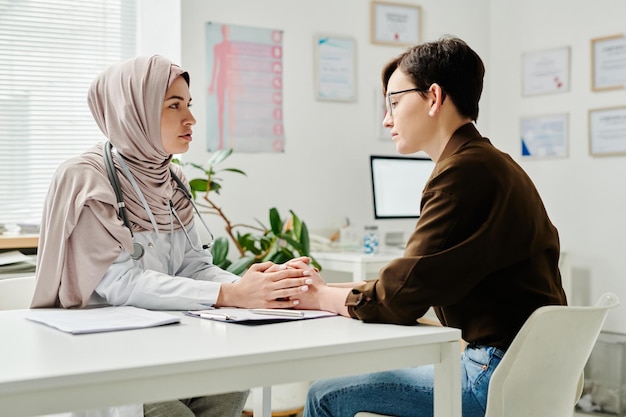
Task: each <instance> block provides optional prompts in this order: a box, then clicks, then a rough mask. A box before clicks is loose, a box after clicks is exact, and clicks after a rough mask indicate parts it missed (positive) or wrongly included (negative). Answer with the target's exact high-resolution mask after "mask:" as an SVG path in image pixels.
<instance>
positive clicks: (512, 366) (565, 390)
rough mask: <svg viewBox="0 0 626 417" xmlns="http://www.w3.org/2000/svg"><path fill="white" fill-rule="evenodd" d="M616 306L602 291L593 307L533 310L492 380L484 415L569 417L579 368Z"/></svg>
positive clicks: (576, 388) (486, 416) (574, 400)
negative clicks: (609, 312)
mask: <svg viewBox="0 0 626 417" xmlns="http://www.w3.org/2000/svg"><path fill="white" fill-rule="evenodd" d="M617 305H619V299H618V298H617V296H616V295H615V294H612V293H605V294H603V295H602V296H601V297H600V299H599V300H598V302H597V303H596V305H595V306H584V307H578V306H545V307H541V308H539V309H537V310H536V311H535V312H534V313H533V314H532V315H531V316H530V317H529V318H528V320H527V321H526V323H525V324H524V326H523V327H522V328H521V330H520V331H519V333H518V334H517V336H516V337H515V339H514V340H513V343H512V344H511V346H510V347H509V349H508V350H507V352H506V354H505V355H504V357H503V358H502V361H501V362H500V364H499V365H498V367H497V368H496V370H495V371H494V373H493V376H492V377H491V382H490V383H489V394H488V397H487V412H486V414H485V417H565V416H567V417H571V416H572V413H573V409H574V405H575V403H576V401H577V400H578V395H579V393H578V382H579V379H580V376H581V374H582V372H583V368H584V367H585V364H586V363H587V360H588V359H589V356H590V354H591V350H592V349H593V346H594V345H595V343H596V340H597V338H598V335H599V334H600V330H601V329H602V325H603V324H604V320H605V319H606V315H607V313H608V309H610V308H612V307H615V306H617Z"/></svg>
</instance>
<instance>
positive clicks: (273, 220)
mask: <svg viewBox="0 0 626 417" xmlns="http://www.w3.org/2000/svg"><path fill="white" fill-rule="evenodd" d="M270 226H271V227H272V233H274V234H275V235H277V236H278V235H279V234H280V232H281V231H282V230H283V221H282V220H281V219H280V214H279V213H278V210H277V209H276V207H272V208H271V209H270Z"/></svg>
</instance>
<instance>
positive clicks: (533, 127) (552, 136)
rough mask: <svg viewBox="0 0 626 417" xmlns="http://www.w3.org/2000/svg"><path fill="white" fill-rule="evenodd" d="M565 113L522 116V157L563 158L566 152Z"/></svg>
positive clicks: (566, 124) (567, 119) (566, 119)
mask: <svg viewBox="0 0 626 417" xmlns="http://www.w3.org/2000/svg"><path fill="white" fill-rule="evenodd" d="M568 127H569V115H568V114H567V113H560V114H550V115H541V116H531V117H523V118H521V119H520V140H521V146H522V157H523V158H565V157H567V154H568V140H567V139H568V131H569V129H568Z"/></svg>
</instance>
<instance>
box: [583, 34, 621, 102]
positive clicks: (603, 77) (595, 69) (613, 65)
mask: <svg viewBox="0 0 626 417" xmlns="http://www.w3.org/2000/svg"><path fill="white" fill-rule="evenodd" d="M591 56H592V60H591V65H592V67H591V89H592V90H593V91H603V90H617V89H622V88H626V37H624V35H614V36H608V37H605V38H597V39H592V40H591Z"/></svg>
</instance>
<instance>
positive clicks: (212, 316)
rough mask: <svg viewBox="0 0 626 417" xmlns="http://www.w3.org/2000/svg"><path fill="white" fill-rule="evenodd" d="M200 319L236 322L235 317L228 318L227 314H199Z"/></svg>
mask: <svg viewBox="0 0 626 417" xmlns="http://www.w3.org/2000/svg"><path fill="white" fill-rule="evenodd" d="M200 317H201V318H203V319H221V320H236V319H237V317H233V316H229V315H228V314H219V313H200Z"/></svg>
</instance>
